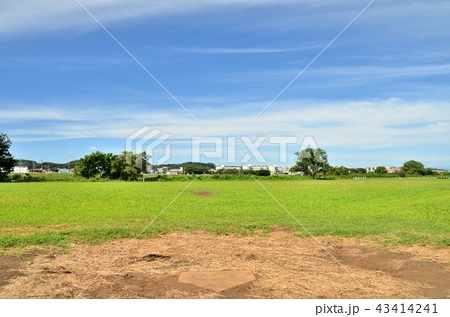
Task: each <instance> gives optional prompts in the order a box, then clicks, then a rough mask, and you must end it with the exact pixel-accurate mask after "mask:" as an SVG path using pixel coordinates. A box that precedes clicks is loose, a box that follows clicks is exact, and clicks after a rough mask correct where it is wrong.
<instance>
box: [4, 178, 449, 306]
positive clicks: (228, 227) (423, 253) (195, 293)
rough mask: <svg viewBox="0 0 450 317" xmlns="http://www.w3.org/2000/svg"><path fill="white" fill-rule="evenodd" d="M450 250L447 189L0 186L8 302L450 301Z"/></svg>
mask: <svg viewBox="0 0 450 317" xmlns="http://www.w3.org/2000/svg"><path fill="white" fill-rule="evenodd" d="M144 229H145V230H144ZM310 234H312V235H313V236H314V237H315V238H312V237H311V236H310ZM136 237H138V239H137V240H135V238H136ZM449 244H450V181H449V180H445V179H444V180H440V179H432V178H430V179H365V180H333V181H313V180H301V179H285V180H279V181H278V180H261V179H258V180H236V181H207V180H195V181H193V182H192V183H190V182H146V183H141V182H134V183H131V182H83V183H76V182H55V183H53V182H44V183H8V184H6V183H3V184H0V248H1V252H2V254H3V256H2V257H0V272H1V273H0V298H8V297H15V298H17V297H18V298H30V297H31V298H73V297H94V298H102V297H108V298H140V297H147V298H186V297H187V298H198V297H200V298H222V297H239V298H370V297H378V298H392V297H393V298H426V297H434V298H449V297H450V287H449V286H448V283H447V282H445V281H448V280H450V263H449V259H450V252H449ZM17 254H18V255H20V257H18V256H15V255H17ZM227 270H246V271H248V272H252V273H253V274H254V275H255V281H252V282H250V283H247V284H245V285H243V286H239V287H235V288H232V289H231V290H227V291H221V292H217V291H211V290H208V289H205V288H201V287H200V288H198V287H194V286H192V285H188V284H183V283H179V282H178V281H177V276H178V274H179V273H181V272H187V271H227Z"/></svg>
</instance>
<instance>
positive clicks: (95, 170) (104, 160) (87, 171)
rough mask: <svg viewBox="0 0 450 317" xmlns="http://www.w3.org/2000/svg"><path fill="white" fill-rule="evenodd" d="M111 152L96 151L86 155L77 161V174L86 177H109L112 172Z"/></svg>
mask: <svg viewBox="0 0 450 317" xmlns="http://www.w3.org/2000/svg"><path fill="white" fill-rule="evenodd" d="M112 157H113V155H112V154H111V153H107V154H105V153H102V152H99V151H97V152H94V153H91V154H89V155H86V156H84V157H83V158H82V159H80V160H79V161H78V162H77V166H76V168H75V174H77V175H81V176H83V177H86V178H92V177H102V178H106V177H109V175H110V173H111V160H112Z"/></svg>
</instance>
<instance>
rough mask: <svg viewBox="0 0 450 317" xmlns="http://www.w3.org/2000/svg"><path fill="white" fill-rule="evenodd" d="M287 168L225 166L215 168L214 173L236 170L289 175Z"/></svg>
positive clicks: (274, 166) (273, 166)
mask: <svg viewBox="0 0 450 317" xmlns="http://www.w3.org/2000/svg"><path fill="white" fill-rule="evenodd" d="M289 169H290V167H289V166H283V167H280V166H276V165H269V166H268V165H251V164H248V165H244V166H225V165H219V166H217V167H216V169H215V172H217V171H219V170H238V171H264V170H265V171H270V173H271V174H289V173H290V172H289Z"/></svg>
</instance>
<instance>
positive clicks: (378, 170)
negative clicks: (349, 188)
mask: <svg viewBox="0 0 450 317" xmlns="http://www.w3.org/2000/svg"><path fill="white" fill-rule="evenodd" d="M373 172H374V173H375V174H387V169H386V167H384V166H377V168H376V169H375V170H374V171H373Z"/></svg>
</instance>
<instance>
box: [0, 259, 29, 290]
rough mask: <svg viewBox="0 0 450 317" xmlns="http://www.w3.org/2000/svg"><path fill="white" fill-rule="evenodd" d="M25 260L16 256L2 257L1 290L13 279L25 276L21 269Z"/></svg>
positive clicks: (0, 269) (0, 271) (0, 267)
mask: <svg viewBox="0 0 450 317" xmlns="http://www.w3.org/2000/svg"><path fill="white" fill-rule="evenodd" d="M24 263H25V260H24V259H22V258H19V257H14V256H0V289H1V287H3V286H5V285H7V284H8V283H9V281H10V280H11V279H15V278H16V277H18V276H22V275H24V273H22V272H21V271H20V267H21V266H22V265H23V264H24Z"/></svg>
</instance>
